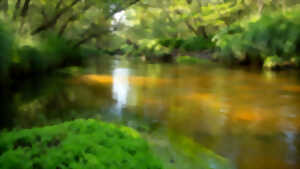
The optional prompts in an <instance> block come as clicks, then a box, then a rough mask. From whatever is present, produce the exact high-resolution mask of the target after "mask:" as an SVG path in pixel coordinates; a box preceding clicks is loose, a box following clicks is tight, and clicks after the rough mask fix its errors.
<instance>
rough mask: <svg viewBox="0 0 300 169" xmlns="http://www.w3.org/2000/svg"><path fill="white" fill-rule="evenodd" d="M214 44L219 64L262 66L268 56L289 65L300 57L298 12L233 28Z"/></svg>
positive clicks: (266, 16)
mask: <svg viewBox="0 0 300 169" xmlns="http://www.w3.org/2000/svg"><path fill="white" fill-rule="evenodd" d="M213 40H214V41H215V42H216V46H217V47H218V50H219V51H218V55H219V57H218V59H220V60H225V61H239V62H245V61H246V62H253V61H254V62H256V63H262V62H264V61H265V60H266V58H267V56H278V57H280V58H281V59H282V60H284V61H289V60H290V59H291V57H292V56H299V54H300V48H299V46H300V10H299V8H292V9H289V10H288V11H287V12H285V13H283V12H281V11H277V12H272V13H266V14H264V15H263V16H261V17H260V18H259V19H256V20H254V21H251V20H249V21H248V22H241V23H236V24H233V25H231V26H229V27H227V28H225V29H223V30H221V31H220V32H219V33H218V34H216V36H215V37H214V39H213ZM266 61H267V60H266ZM268 65H269V64H268Z"/></svg>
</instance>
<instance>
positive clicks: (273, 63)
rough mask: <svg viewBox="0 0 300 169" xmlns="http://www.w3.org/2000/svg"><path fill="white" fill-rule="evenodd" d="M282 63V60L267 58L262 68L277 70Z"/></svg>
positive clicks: (273, 57)
mask: <svg viewBox="0 0 300 169" xmlns="http://www.w3.org/2000/svg"><path fill="white" fill-rule="evenodd" d="M283 61H284V60H283V59H282V58H280V57H278V56H269V57H267V58H266V59H265V62H264V67H265V68H269V69H272V68H277V67H280V65H281V64H282V63H283Z"/></svg>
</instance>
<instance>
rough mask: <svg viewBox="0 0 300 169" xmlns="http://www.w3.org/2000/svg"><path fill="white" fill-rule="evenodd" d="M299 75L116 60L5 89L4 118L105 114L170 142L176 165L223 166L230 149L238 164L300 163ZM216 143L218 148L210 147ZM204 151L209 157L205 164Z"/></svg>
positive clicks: (21, 120)
mask: <svg viewBox="0 0 300 169" xmlns="http://www.w3.org/2000/svg"><path fill="white" fill-rule="evenodd" d="M299 75H300V72H293V71H289V72H285V71H282V72H277V73H275V72H270V71H252V70H245V69H229V68H222V67H217V66H204V65H176V64H146V63H140V62H129V61H127V60H123V59H119V60H110V61H106V62H100V63H94V64H92V65H91V66H89V67H88V68H85V69H84V70H83V71H82V72H81V73H78V74H76V75H75V77H72V78H61V77H60V76H54V77H51V78H39V79H37V80H35V81H29V82H27V83H26V82H25V83H24V84H22V85H21V87H18V90H15V89H14V90H13V92H12V91H10V90H9V89H7V90H4V91H3V92H2V95H5V97H6V98H2V99H3V101H2V107H4V109H3V112H2V113H1V115H2V119H3V120H1V124H2V125H1V126H2V128H9V127H22V128H23V127H25V128H30V127H32V126H40V125H46V124H52V123H53V124H55V123H58V122H61V121H66V120H71V119H74V118H97V119H102V120H105V121H111V122H115V123H121V124H125V125H128V126H130V127H134V128H136V129H137V130H139V131H141V132H142V133H145V137H146V138H148V139H149V140H150V141H152V142H153V143H154V144H156V145H164V144H165V147H164V148H165V149H166V151H168V150H170V153H169V154H167V155H166V156H167V157H166V161H168V162H169V163H170V167H173V168H178V169H179V168H180V169H183V168H202V167H203V168H205V167H208V168H222V164H223V163H222V162H221V163H220V162H216V161H214V160H216V159H217V160H221V161H222V160H225V159H223V158H222V157H224V158H226V159H228V160H229V161H230V163H231V164H232V165H233V167H234V168H237V169H299V168H300V104H299V103H300V78H299ZM157 138H163V139H161V140H163V141H161V140H160V139H157ZM166 138H167V141H166ZM187 140H188V141H187ZM196 144H197V146H195V145H196ZM198 144H199V145H198ZM170 145H172V147H171V148H170V147H169V146H170ZM173 148H174V149H177V150H178V151H176V153H174V152H175V151H173V150H171V149H173ZM194 149H195V150H194ZM196 149H201V151H202V149H203V151H208V152H207V153H204V154H201V153H199V152H200V151H199V152H198V151H196ZM210 150H211V151H212V152H214V153H216V154H217V155H216V156H215V155H207V154H212V153H210ZM163 151H164V152H166V151H165V150H163V148H161V152H159V149H158V153H161V154H163V153H164V152H163ZM187 151H188V152H187ZM181 153H182V154H184V158H186V159H184V158H183V156H182V155H181ZM191 154H192V155H191ZM210 157H211V158H210ZM201 159H202V160H205V161H208V164H207V165H203V166H199V165H201V164H200V163H199V160H200V161H201ZM223 167H224V166H223ZM226 167H227V166H226ZM226 167H224V168H226Z"/></svg>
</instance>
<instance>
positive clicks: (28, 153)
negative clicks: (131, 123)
mask: <svg viewBox="0 0 300 169" xmlns="http://www.w3.org/2000/svg"><path fill="white" fill-rule="evenodd" d="M0 136H1V140H0V166H1V168H3V169H16V168H23V169H37V168H38V169H53V168H61V169H94V168H106V169H119V168H124V169H127V168H128V169H132V168H140V169H161V168H162V165H161V164H160V162H159V161H158V160H157V159H156V158H154V156H153V155H152V154H151V152H150V150H149V148H148V145H147V144H146V142H145V141H144V140H143V139H142V138H140V136H139V134H138V133H137V132H135V131H134V130H132V129H129V128H126V127H116V126H114V125H110V124H106V123H102V122H99V121H96V120H75V121H73V122H65V123H62V124H59V125H54V126H48V127H44V128H33V129H27V130H20V131H11V132H4V133H1V135H0Z"/></svg>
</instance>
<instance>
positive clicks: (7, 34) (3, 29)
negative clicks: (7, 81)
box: [0, 22, 15, 78]
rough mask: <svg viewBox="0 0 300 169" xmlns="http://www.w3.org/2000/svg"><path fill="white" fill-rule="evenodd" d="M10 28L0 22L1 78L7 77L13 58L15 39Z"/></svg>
mask: <svg viewBox="0 0 300 169" xmlns="http://www.w3.org/2000/svg"><path fill="white" fill-rule="evenodd" d="M9 29H10V28H9V27H8V26H7V25H6V23H4V22H0V78H6V77H7V76H8V73H9V69H10V67H11V62H12V60H13V58H12V55H13V52H14V45H15V39H14V36H13V34H12V32H11V31H10V30H9Z"/></svg>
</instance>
